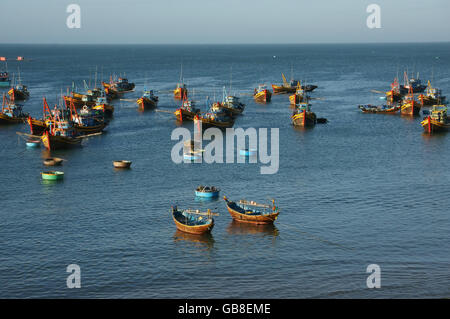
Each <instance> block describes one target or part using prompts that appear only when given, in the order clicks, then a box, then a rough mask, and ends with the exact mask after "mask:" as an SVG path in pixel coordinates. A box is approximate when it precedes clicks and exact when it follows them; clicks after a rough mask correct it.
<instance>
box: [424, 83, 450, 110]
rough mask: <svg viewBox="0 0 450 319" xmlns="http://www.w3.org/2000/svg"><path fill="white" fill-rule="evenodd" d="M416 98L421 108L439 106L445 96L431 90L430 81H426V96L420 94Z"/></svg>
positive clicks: (435, 90) (433, 89)
mask: <svg viewBox="0 0 450 319" xmlns="http://www.w3.org/2000/svg"><path fill="white" fill-rule="evenodd" d="M418 98H419V101H420V103H421V104H422V106H432V105H439V104H441V103H443V102H444V101H445V96H442V91H441V90H439V89H436V88H433V87H432V86H431V82H430V81H428V85H427V90H426V94H425V95H424V94H420V95H419V96H418Z"/></svg>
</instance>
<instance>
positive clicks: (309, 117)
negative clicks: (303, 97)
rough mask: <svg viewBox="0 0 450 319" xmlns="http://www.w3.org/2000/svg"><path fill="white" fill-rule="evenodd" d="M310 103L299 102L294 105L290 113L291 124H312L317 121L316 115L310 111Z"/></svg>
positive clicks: (304, 125)
mask: <svg viewBox="0 0 450 319" xmlns="http://www.w3.org/2000/svg"><path fill="white" fill-rule="evenodd" d="M310 107H311V104H308V103H306V102H301V103H299V104H298V105H296V106H295V109H294V111H293V113H292V116H291V118H292V124H293V125H294V126H302V127H306V126H314V125H316V123H317V117H316V114H315V113H314V112H312V111H311V108H310Z"/></svg>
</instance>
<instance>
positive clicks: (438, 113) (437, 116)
mask: <svg viewBox="0 0 450 319" xmlns="http://www.w3.org/2000/svg"><path fill="white" fill-rule="evenodd" d="M430 117H431V119H433V120H435V121H438V122H440V123H447V121H448V117H447V106H445V105H434V106H433V108H432V110H431V114H430Z"/></svg>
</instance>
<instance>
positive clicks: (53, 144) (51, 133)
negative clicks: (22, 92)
mask: <svg viewBox="0 0 450 319" xmlns="http://www.w3.org/2000/svg"><path fill="white" fill-rule="evenodd" d="M46 124H47V127H48V130H46V131H44V133H43V134H42V136H41V140H42V143H43V144H44V146H45V147H46V148H47V149H48V150H57V149H67V148H73V147H78V146H80V145H81V138H79V136H80V133H79V132H78V131H77V129H76V128H75V127H74V122H73V121H72V120H71V119H70V118H69V117H68V115H67V112H65V110H59V109H57V107H56V106H55V109H54V110H53V112H52V117H51V118H49V119H48V120H46Z"/></svg>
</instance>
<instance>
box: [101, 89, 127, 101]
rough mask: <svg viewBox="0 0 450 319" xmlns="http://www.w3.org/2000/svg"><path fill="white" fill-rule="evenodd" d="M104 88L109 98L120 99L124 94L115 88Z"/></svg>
mask: <svg viewBox="0 0 450 319" xmlns="http://www.w3.org/2000/svg"><path fill="white" fill-rule="evenodd" d="M103 89H104V91H105V94H106V96H107V98H108V99H109V100H115V99H119V98H120V97H122V95H123V93H121V92H117V91H115V90H113V89H110V88H109V87H104V88H103Z"/></svg>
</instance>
